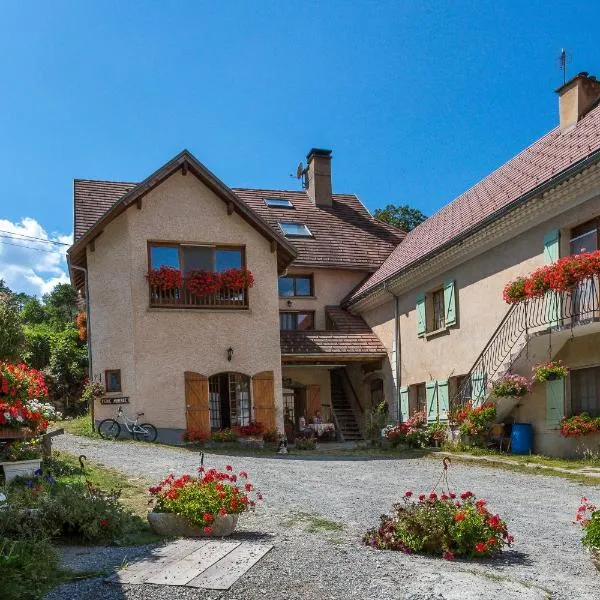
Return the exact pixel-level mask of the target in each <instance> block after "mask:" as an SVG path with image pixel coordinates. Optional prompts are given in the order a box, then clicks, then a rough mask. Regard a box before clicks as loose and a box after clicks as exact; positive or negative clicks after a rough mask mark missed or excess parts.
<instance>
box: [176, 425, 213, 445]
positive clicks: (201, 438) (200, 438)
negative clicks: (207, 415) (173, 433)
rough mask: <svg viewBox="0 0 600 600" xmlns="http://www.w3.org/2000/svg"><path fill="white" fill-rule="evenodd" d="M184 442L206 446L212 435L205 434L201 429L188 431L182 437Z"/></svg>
mask: <svg viewBox="0 0 600 600" xmlns="http://www.w3.org/2000/svg"><path fill="white" fill-rule="evenodd" d="M182 438H183V441H184V442H190V443H194V444H204V443H206V442H208V440H210V434H207V433H204V432H202V431H200V430H199V429H194V428H192V429H186V430H185V431H184V432H183V435H182Z"/></svg>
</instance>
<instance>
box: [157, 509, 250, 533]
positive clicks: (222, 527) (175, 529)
mask: <svg viewBox="0 0 600 600" xmlns="http://www.w3.org/2000/svg"><path fill="white" fill-rule="evenodd" d="M238 517H239V515H225V516H220V515H217V517H216V518H215V520H214V523H213V524H212V525H211V528H212V533H205V532H204V528H203V527H200V526H198V525H195V524H194V523H191V522H190V521H188V520H187V519H186V518H185V517H180V516H179V515H176V514H173V513H159V512H149V513H148V522H149V523H150V525H151V526H152V529H154V531H156V533H158V534H159V535H164V536H175V537H226V536H228V535H231V534H232V533H233V532H234V531H235V528H236V525H237V522H238Z"/></svg>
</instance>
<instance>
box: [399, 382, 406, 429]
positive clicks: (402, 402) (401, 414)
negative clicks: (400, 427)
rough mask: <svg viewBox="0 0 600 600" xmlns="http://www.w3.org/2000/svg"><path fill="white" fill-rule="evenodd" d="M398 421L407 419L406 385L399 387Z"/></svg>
mask: <svg viewBox="0 0 600 600" xmlns="http://www.w3.org/2000/svg"><path fill="white" fill-rule="evenodd" d="M398 421H401V422H402V423H404V422H406V421H408V387H406V386H403V387H401V388H400V410H399V411H398Z"/></svg>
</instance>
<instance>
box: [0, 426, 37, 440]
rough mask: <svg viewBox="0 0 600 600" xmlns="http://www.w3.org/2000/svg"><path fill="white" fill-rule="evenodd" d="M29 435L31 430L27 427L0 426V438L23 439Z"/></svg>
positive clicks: (31, 434)
mask: <svg viewBox="0 0 600 600" xmlns="http://www.w3.org/2000/svg"><path fill="white" fill-rule="evenodd" d="M31 436H33V432H32V431H31V429H28V428H27V427H18V428H14V427H0V440H24V439H25V438H28V437H31Z"/></svg>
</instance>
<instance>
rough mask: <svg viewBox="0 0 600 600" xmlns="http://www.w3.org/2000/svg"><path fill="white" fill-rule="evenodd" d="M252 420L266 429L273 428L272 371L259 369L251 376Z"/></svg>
mask: <svg viewBox="0 0 600 600" xmlns="http://www.w3.org/2000/svg"><path fill="white" fill-rule="evenodd" d="M252 403H253V405H254V420H255V421H256V422H257V423H261V424H262V425H264V426H265V428H266V429H275V378H274V375H273V371H261V372H260V373H257V374H256V375H254V377H252Z"/></svg>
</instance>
